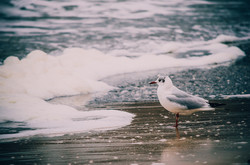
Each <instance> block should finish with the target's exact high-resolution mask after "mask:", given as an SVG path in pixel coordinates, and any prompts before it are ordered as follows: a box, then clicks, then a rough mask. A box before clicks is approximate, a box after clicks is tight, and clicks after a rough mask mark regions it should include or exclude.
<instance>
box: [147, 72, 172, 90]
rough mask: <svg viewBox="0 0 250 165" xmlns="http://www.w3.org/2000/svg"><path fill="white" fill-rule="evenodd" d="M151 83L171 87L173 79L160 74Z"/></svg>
mask: <svg viewBox="0 0 250 165" xmlns="http://www.w3.org/2000/svg"><path fill="white" fill-rule="evenodd" d="M149 84H158V85H159V86H166V87H171V86H173V83H172V80H171V79H170V78H169V77H168V76H160V75H158V78H157V79H156V80H155V81H152V82H150V83H149Z"/></svg>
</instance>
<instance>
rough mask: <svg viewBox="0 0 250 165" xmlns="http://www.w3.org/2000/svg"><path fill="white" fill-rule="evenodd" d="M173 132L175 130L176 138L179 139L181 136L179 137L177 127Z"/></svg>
mask: <svg viewBox="0 0 250 165" xmlns="http://www.w3.org/2000/svg"><path fill="white" fill-rule="evenodd" d="M175 132H176V138H177V139H180V138H181V137H180V132H179V129H178V127H175Z"/></svg>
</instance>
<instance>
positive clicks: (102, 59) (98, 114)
mask: <svg viewBox="0 0 250 165" xmlns="http://www.w3.org/2000/svg"><path fill="white" fill-rule="evenodd" d="M228 39H230V41H231V40H232V37H229V38H228V37H226V36H220V37H219V38H217V39H215V40H211V41H200V42H192V43H173V42H172V43H166V45H165V46H164V45H160V46H159V47H161V51H162V52H166V53H164V54H160V55H154V54H148V55H146V54H144V55H138V56H137V57H133V58H131V57H129V56H120V55H119V51H117V54H118V55H119V56H115V55H114V54H112V53H111V54H112V55H110V54H104V53H102V52H100V51H98V50H94V49H91V50H84V49H81V48H69V49H65V51H64V52H63V53H62V54H61V55H58V56H52V55H48V54H46V53H44V52H42V51H39V50H35V51H33V52H31V53H30V54H28V55H27V56H26V57H25V58H23V59H21V60H19V59H18V58H16V57H8V58H7V59H6V60H5V61H4V64H3V65H2V66H0V80H1V81H0V83H1V88H0V96H1V97H0V106H1V107H0V111H1V116H0V121H1V122H4V121H14V122H24V123H25V124H26V126H27V127H29V128H36V130H33V131H28V132H27V131H26V132H21V133H18V134H11V135H4V136H1V137H0V138H6V137H15V136H24V135H25V136H27V135H35V134H53V133H70V132H81V131H89V130H99V129H101V130H103V129H113V128H117V127H122V126H125V125H127V124H129V123H130V122H131V120H132V118H133V115H132V114H129V113H126V112H120V111H108V110H105V111H84V112H83V111H78V110H76V109H74V108H72V107H69V106H66V105H53V104H50V103H48V102H46V101H44V100H46V99H49V98H53V97H57V96H67V95H77V94H88V93H94V92H99V91H102V92H103V91H108V90H110V89H112V88H114V87H111V86H110V85H108V84H106V83H104V82H102V81H100V79H102V78H105V77H107V76H111V75H115V74H121V73H128V72H138V71H146V70H153V69H161V68H167V67H195V66H207V65H211V64H214V63H216V64H221V63H225V62H230V61H233V60H236V59H237V58H239V57H241V56H244V52H242V51H241V50H240V49H239V48H237V47H233V46H231V47H230V46H227V45H225V44H223V43H221V42H222V41H223V42H224V41H226V40H228ZM234 40H237V38H234ZM196 50H199V51H200V50H202V51H207V52H209V55H203V56H202V55H200V54H199V53H198V56H190V57H185V58H177V57H176V56H178V54H181V53H185V52H189V51H196ZM123 53H124V52H123ZM38 128H39V129H38Z"/></svg>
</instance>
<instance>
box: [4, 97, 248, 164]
mask: <svg viewBox="0 0 250 165" xmlns="http://www.w3.org/2000/svg"><path fill="white" fill-rule="evenodd" d="M211 102H212V103H216V104H218V103H219V104H225V105H221V106H219V107H217V108H216V110H215V111H206V112H197V113H194V114H192V115H190V116H180V125H179V128H178V129H175V128H174V127H173V125H174V122H175V118H174V115H173V114H171V113H169V112H168V111H166V110H164V109H163V108H162V107H161V106H160V105H159V103H158V102H132V103H112V104H106V105H102V107H99V106H98V105H97V106H93V107H90V108H93V109H97V108H100V109H103V108H105V109H117V110H122V111H127V112H130V113H133V114H135V115H136V116H135V117H134V119H133V121H132V123H131V124H130V125H128V126H126V127H123V128H119V129H115V130H110V131H96V132H88V133H78V134H71V135H64V136H57V137H39V136H36V137H30V138H25V139H22V140H19V141H14V142H2V143H0V150H1V151H0V164H175V165H178V164H213V165H214V164H248V162H249V161H250V129H249V126H250V122H249V119H250V108H249V107H250V100H249V99H230V100H211Z"/></svg>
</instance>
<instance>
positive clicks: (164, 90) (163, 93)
mask: <svg viewBox="0 0 250 165" xmlns="http://www.w3.org/2000/svg"><path fill="white" fill-rule="evenodd" d="M149 84H157V85H158V88H157V96H158V99H159V101H160V104H161V105H162V106H163V107H164V108H165V109H166V110H168V111H170V112H172V113H175V115H176V123H175V125H174V127H176V128H177V127H178V121H179V115H190V114H192V113H194V112H197V111H208V110H214V108H212V107H210V105H209V104H208V101H207V100H205V99H203V98H201V97H198V96H193V95H190V94H188V93H186V92H184V91H182V90H180V89H178V88H177V87H175V86H174V85H173V82H172V80H171V79H170V78H169V77H168V76H166V77H164V76H158V78H157V80H156V81H152V82H150V83H149Z"/></svg>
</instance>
